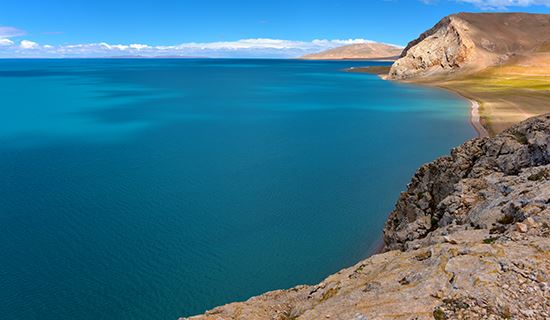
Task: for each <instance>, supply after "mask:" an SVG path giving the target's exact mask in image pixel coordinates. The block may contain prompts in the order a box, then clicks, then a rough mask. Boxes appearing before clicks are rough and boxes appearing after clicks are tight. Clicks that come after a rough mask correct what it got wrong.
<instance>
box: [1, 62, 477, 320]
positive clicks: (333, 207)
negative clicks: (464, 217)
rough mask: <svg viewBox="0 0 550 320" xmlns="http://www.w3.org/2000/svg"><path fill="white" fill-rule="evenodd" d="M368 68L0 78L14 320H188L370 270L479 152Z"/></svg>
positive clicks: (415, 97) (453, 110)
mask: <svg viewBox="0 0 550 320" xmlns="http://www.w3.org/2000/svg"><path fill="white" fill-rule="evenodd" d="M369 64H374V63H371V62H347V61H346V62H325V61H292V60H207V59H205V60H160V59H157V60H100V59H83V60H0V96H1V97H2V98H1V99H2V100H1V103H0V314H1V315H2V318H4V319H42V320H44V319H94V320H97V319H129V318H134V319H177V317H178V316H183V315H190V314H194V313H201V312H203V311H204V310H206V309H208V308H211V307H214V306H216V305H219V304H223V303H227V302H230V301H234V300H239V299H245V298H248V297H249V296H251V295H255V294H259V293H262V292H264V291H267V290H271V289H278V288H287V287H291V286H294V285H296V284H302V283H310V284H313V283H316V282H318V281H320V280H322V279H323V278H324V277H326V276H327V275H329V274H331V273H333V272H335V271H337V270H339V269H341V268H343V267H346V266H350V265H352V264H354V263H355V262H357V261H358V260H360V259H361V258H364V257H365V256H366V255H367V254H368V253H369V252H370V250H372V249H373V247H374V246H375V245H376V242H377V241H378V239H380V237H381V229H382V226H383V224H384V221H385V219H386V216H387V214H388V213H389V212H390V210H391V209H392V207H393V204H394V203H395V200H396V199H397V197H398V195H399V192H400V191H402V190H404V188H405V185H406V183H407V182H408V181H409V179H410V177H411V175H412V174H413V173H414V170H415V169H416V168H417V167H418V166H419V165H420V164H422V163H424V162H427V161H430V160H432V159H433V158H435V157H437V156H440V155H443V154H446V153H447V152H448V151H449V149H450V148H451V147H453V146H456V145H458V144H459V143H461V142H463V141H464V140H466V139H468V138H471V137H473V136H474V131H473V129H472V128H471V127H470V125H469V124H468V114H469V108H468V107H469V106H468V102H467V101H464V100H462V99H459V98H457V97H456V96H454V95H452V94H451V93H448V92H445V91H440V90H435V89H429V88H423V87H417V86H411V85H403V84H395V83H391V82H386V81H382V80H380V79H378V78H377V77H376V76H373V75H367V74H357V73H346V72H342V71H341V70H342V69H344V68H347V67H351V66H364V65H369ZM379 64H380V63H379Z"/></svg>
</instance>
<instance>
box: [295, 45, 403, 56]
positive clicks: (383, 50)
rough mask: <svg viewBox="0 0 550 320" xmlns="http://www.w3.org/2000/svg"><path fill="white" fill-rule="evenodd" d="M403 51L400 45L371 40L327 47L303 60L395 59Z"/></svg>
mask: <svg viewBox="0 0 550 320" xmlns="http://www.w3.org/2000/svg"><path fill="white" fill-rule="evenodd" d="M402 51H403V48H402V47H397V46H394V45H390V44H384V43H378V42H371V43H357V44H350V45H347V46H342V47H337V48H333V49H329V50H326V51H323V52H319V53H314V54H308V55H305V56H303V57H301V59H305V60H342V59H358V60H359V59H372V60H374V59H379V60H395V59H397V58H398V57H399V55H400V54H401V52H402Z"/></svg>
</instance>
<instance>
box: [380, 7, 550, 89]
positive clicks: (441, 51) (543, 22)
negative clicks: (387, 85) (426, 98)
mask: <svg viewBox="0 0 550 320" xmlns="http://www.w3.org/2000/svg"><path fill="white" fill-rule="evenodd" d="M549 41H550V15H544V14H527V13H459V14H455V15H451V16H448V17H446V18H444V19H443V20H441V21H440V22H439V23H437V24H436V25H435V26H434V27H433V28H431V29H430V30H428V31H426V32H424V33H423V34H422V35H420V37H418V38H417V39H415V40H413V41H412V42H410V43H409V45H408V46H407V47H406V48H405V50H404V51H403V53H402V55H401V58H400V59H398V60H397V61H396V62H395V63H394V65H393V66H392V69H391V71H390V76H389V77H390V78H391V79H396V80H405V79H418V78H426V77H445V76H450V75H454V74H468V73H472V72H476V71H479V70H482V69H485V68H487V67H490V66H495V65H500V64H504V63H508V62H513V61H518V60H521V59H524V58H528V57H530V56H533V55H536V54H537V53H539V52H541V51H544V50H545V48H546V47H547V46H548V43H550V42H549Z"/></svg>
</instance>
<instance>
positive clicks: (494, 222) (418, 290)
mask: <svg viewBox="0 0 550 320" xmlns="http://www.w3.org/2000/svg"><path fill="white" fill-rule="evenodd" d="M549 236H550V114H546V115H543V116H539V117H536V118H531V119H529V120H526V121H524V122H522V123H520V124H518V125H515V126H514V127H512V128H510V129H508V130H505V131H504V132H502V133H500V134H499V135H497V136H496V137H494V138H483V139H473V140H470V141H468V142H466V143H464V144H463V145H461V146H459V147H457V148H455V149H453V150H452V152H451V155H450V156H447V157H442V158H440V159H437V160H435V161H434V162H432V163H429V164H426V165H424V166H422V167H421V168H420V169H419V170H418V171H417V172H416V174H415V176H414V177H413V179H412V181H411V183H410V184H409V185H408V188H407V191H405V192H403V193H402V194H401V196H400V198H399V200H398V202H397V204H396V207H395V209H394V211H393V212H392V213H391V214H390V216H389V219H388V221H387V224H386V227H385V229H384V240H385V251H386V252H385V253H383V254H377V255H374V256H372V257H370V258H368V259H366V260H364V261H361V262H359V263H358V264H356V265H355V266H353V267H351V268H348V269H344V270H342V271H340V272H338V273H336V274H334V275H332V276H330V277H328V278H327V279H325V280H324V281H323V282H322V283H320V284H318V285H315V286H298V287H295V288H293V289H289V290H279V291H273V292H269V293H266V294H264V295H261V296H258V297H254V298H251V299H250V300H248V301H245V302H240V303H232V304H228V305H226V306H222V307H218V308H216V309H213V310H211V311H208V312H207V313H205V314H204V315H200V316H195V317H191V318H182V319H193V320H220V319H243V320H245V319H246V320H253V319H273V320H288V319H346V320H348V319H349V320H366V319H438V320H439V319H548V318H550V311H549V310H550V300H549V297H550V286H549V281H550V239H549ZM313 267H315V266H312V268H313Z"/></svg>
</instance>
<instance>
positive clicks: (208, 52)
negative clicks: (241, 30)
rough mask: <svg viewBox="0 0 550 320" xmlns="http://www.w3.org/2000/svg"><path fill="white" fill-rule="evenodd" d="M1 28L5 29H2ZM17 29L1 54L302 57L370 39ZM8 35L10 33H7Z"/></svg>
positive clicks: (0, 40)
mask: <svg viewBox="0 0 550 320" xmlns="http://www.w3.org/2000/svg"><path fill="white" fill-rule="evenodd" d="M0 30H2V29H0ZM13 34H14V33H7V32H6V33H5V34H3V36H1V35H2V34H1V33H0V57H4V58H6V57H9V58H14V57H35V58H38V57H51V58H63V57H119V56H143V57H157V56H185V57H212V58H221V57H229V58H241V57H271V58H289V57H299V56H302V55H304V54H308V53H315V52H319V51H322V50H326V49H331V48H335V47H338V46H343V45H348V44H356V43H370V42H372V41H370V40H366V39H347V40H341V39H336V40H325V39H316V40H312V41H292V40H281V39H267V38H257V39H241V40H237V41H222V42H202V43H201V42H189V43H182V44H178V45H149V44H142V43H131V44H110V43H106V42H98V43H85V44H68V45H59V46H53V45H42V44H39V43H36V42H34V41H31V40H21V41H18V42H16V41H14V40H13V39H9V38H11V37H14V35H13ZM6 35H8V36H6Z"/></svg>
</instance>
